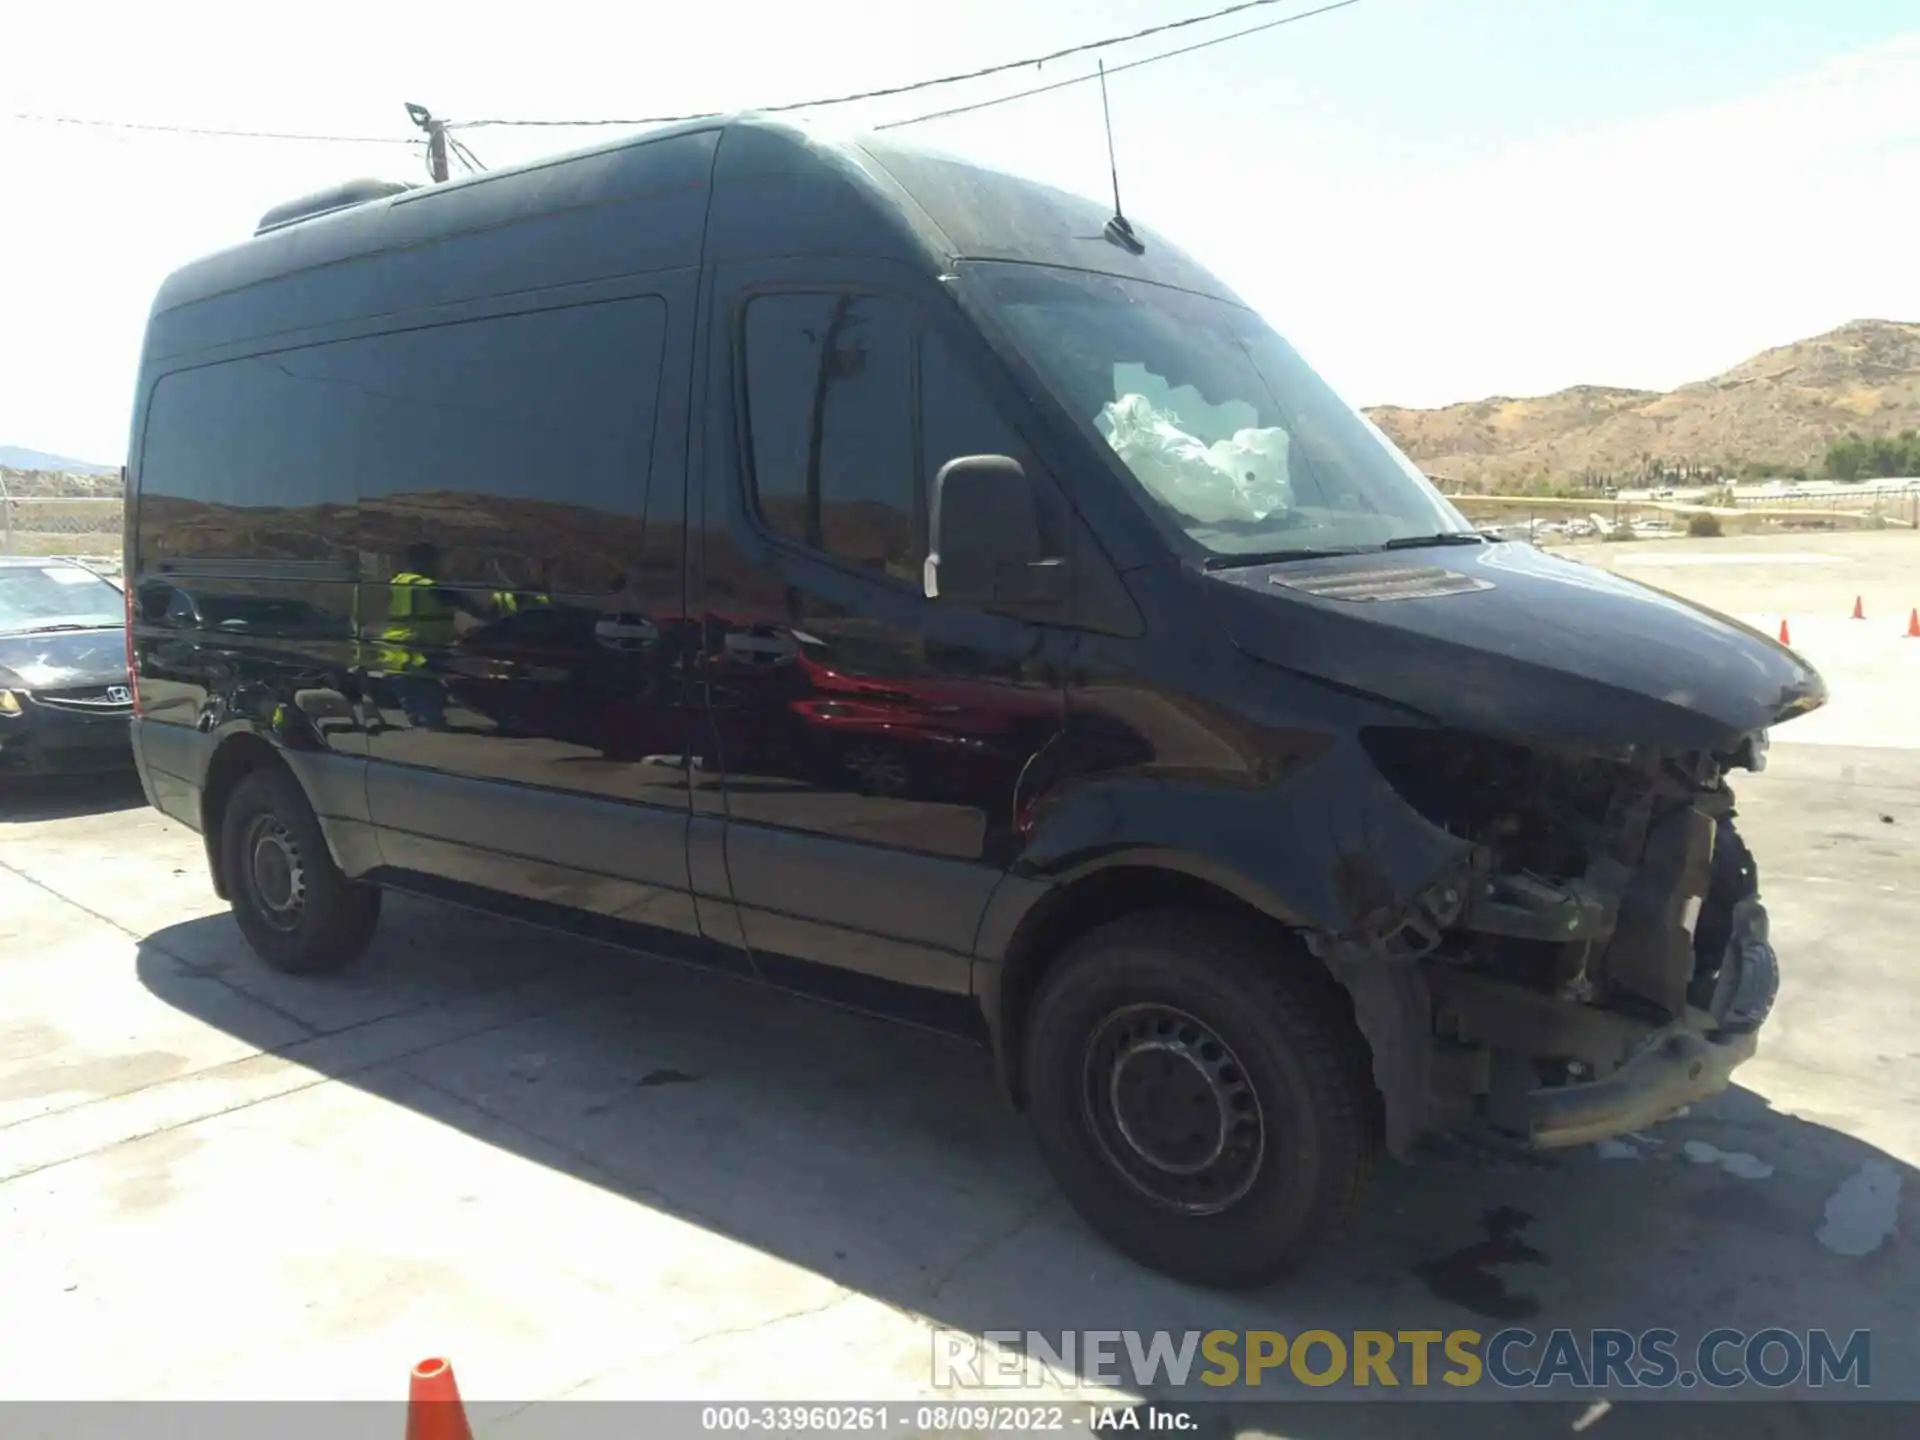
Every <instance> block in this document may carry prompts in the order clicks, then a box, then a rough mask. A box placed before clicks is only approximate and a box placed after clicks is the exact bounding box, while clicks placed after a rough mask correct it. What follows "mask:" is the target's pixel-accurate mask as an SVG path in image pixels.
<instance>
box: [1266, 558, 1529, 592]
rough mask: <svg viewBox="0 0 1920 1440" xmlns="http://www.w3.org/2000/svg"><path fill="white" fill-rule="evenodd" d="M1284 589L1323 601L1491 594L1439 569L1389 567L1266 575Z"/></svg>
mask: <svg viewBox="0 0 1920 1440" xmlns="http://www.w3.org/2000/svg"><path fill="white" fill-rule="evenodd" d="M1267 579H1268V581H1269V582H1270V583H1271V584H1274V585H1284V586H1285V587H1286V588H1287V589H1289V590H1298V591H1299V592H1300V593H1301V594H1303V595H1313V596H1317V597H1318V598H1319V599H1322V600H1431V599H1434V598H1436V597H1438V596H1441V595H1468V594H1471V593H1472V592H1474V591H1475V590H1491V589H1493V582H1492V581H1491V580H1476V579H1475V578H1474V577H1473V576H1471V575H1462V574H1461V573H1460V572H1459V571H1457V570H1445V569H1442V568H1441V567H1440V566H1438V565H1388V566H1381V567H1379V568H1376V569H1371V570H1352V569H1348V568H1346V567H1344V566H1343V567H1341V568H1339V569H1334V570H1305V571H1303V570H1292V571H1288V572H1287V573H1285V574H1276V575H1269V576H1268V577H1267Z"/></svg>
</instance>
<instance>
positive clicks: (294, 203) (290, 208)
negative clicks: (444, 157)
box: [253, 180, 419, 235]
mask: <svg viewBox="0 0 1920 1440" xmlns="http://www.w3.org/2000/svg"><path fill="white" fill-rule="evenodd" d="M418 188H419V187H418V186H416V185H409V184H407V183H406V181H404V180H348V181H345V182H343V183H342V184H339V185H334V186H331V187H329V188H328V189H325V190H316V191H314V192H313V194H311V195H302V196H301V197H300V198H299V199H298V200H289V201H287V202H286V203H285V204H281V205H276V206H274V207H273V209H271V210H269V211H267V213H266V214H264V215H262V216H261V217H260V223H259V224H258V225H256V226H254V229H253V233H254V234H256V235H264V234H266V233H267V232H268V231H269V230H280V229H284V228H285V227H286V226H288V225H297V224H299V223H300V222H301V221H302V220H312V219H314V218H315V217H316V216H320V215H331V214H333V213H334V212H335V211H336V210H351V209H352V208H353V207H354V206H356V205H364V204H366V203H367V202H368V201H369V200H387V199H390V198H392V197H393V196H395V195H404V194H406V193H407V192H408V191H409V190H416V189H418Z"/></svg>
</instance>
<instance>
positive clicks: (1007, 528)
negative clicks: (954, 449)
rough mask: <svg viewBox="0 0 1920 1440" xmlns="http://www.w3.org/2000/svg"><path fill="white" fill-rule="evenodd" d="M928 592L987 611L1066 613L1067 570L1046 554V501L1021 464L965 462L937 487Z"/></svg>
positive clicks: (1000, 458) (966, 458)
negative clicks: (1056, 608) (1058, 609)
mask: <svg viewBox="0 0 1920 1440" xmlns="http://www.w3.org/2000/svg"><path fill="white" fill-rule="evenodd" d="M930 528H931V532H932V533H931V534H930V535H929V537H928V539H929V544H928V547H927V548H928V554H927V563H926V571H925V577H924V588H925V590H926V594H927V598H928V599H930V600H935V599H937V600H948V601H953V602H955V603H958V604H963V605H979V606H983V607H995V606H998V607H1007V606H1021V607H1040V608H1045V607H1048V606H1053V605H1059V604H1061V603H1063V602H1064V601H1065V600H1066V598H1067V562H1066V561H1065V560H1063V559H1061V558H1059V557H1057V556H1048V555H1047V554H1045V553H1044V545H1043V543H1042V540H1041V533H1040V512H1039V501H1038V497H1037V496H1036V495H1035V494H1034V489H1033V482H1032V481H1031V480H1029V479H1027V472H1026V471H1025V470H1022V469H1021V468H1020V462H1019V461H1018V460H1014V459H1012V458H1010V457H1008V456H1006V455H961V456H958V457H956V458H955V459H952V460H949V461H948V462H947V463H946V464H945V465H942V466H941V467H940V473H939V474H938V475H936V476H935V477H934V480H933V515H932V525H931V527H930Z"/></svg>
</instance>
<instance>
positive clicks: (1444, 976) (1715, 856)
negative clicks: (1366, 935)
mask: <svg viewBox="0 0 1920 1440" xmlns="http://www.w3.org/2000/svg"><path fill="white" fill-rule="evenodd" d="M1362 740H1363V743H1364V744H1365V746H1366V749H1367V751H1368V754H1369V755H1370V757H1371V758H1372V759H1373V762H1374V764H1375V765H1376V766H1377V767H1378V768H1379V769H1380V770H1381V772H1382V773H1383V774H1384V775H1385V776H1386V777H1387V778H1388V780H1389V781H1390V782H1391V783H1392V784H1393V786H1394V788H1395V789H1396V790H1397V791H1398V792H1399V793H1400V794H1401V796H1402V797H1403V798H1404V799H1406V800H1407V802H1408V803H1409V804H1411V805H1412V806H1413V807H1414V808H1415V809H1416V810H1417V811H1419V812H1420V813H1421V815H1422V816H1423V817H1424V818H1426V819H1427V820H1428V821H1429V822H1430V823H1432V824H1434V825H1436V826H1439V827H1440V828H1442V829H1444V830H1446V831H1447V832H1448V833H1449V834H1451V835H1453V836H1455V837H1456V838H1458V839H1461V840H1463V841H1466V842H1467V844H1468V846H1469V852H1468V853H1469V855H1470V856H1471V859H1470V861H1469V865H1468V868H1467V870H1466V871H1465V872H1464V873H1462V874H1460V875H1458V876H1457V877H1455V878H1454V879H1453V880H1451V881H1449V882H1447V883H1445V884H1443V885H1442V886H1441V887H1439V888H1438V890H1437V891H1435V892H1432V893H1430V894H1429V895H1428V896H1427V897H1425V898H1424V911H1425V913H1424V916H1423V917H1421V919H1420V920H1419V921H1418V922H1417V923H1416V924H1415V925H1414V926H1413V927H1412V930H1413V935H1412V938H1413V939H1414V940H1415V948H1417V950H1418V952H1419V955H1418V959H1419V968H1420V970H1421V972H1422V974H1423V978H1424V980H1425V984H1426V987H1427V989H1428V990H1429V992H1430V996H1431V1002H1432V1015H1433V1029H1432V1037H1431V1040H1432V1047H1433V1049H1432V1053H1431V1056H1430V1064H1429V1065H1428V1066H1427V1067H1425V1068H1426V1083H1427V1085H1428V1088H1429V1091H1430V1093H1429V1095H1428V1097H1427V1102H1426V1105H1425V1107H1424V1108H1425V1110H1426V1112H1427V1114H1428V1116H1429V1118H1430V1119H1432V1120H1435V1121H1438V1120H1440V1119H1441V1115H1440V1114H1439V1113H1436V1112H1444V1111H1446V1110H1449V1109H1453V1108H1458V1107H1460V1106H1463V1105H1464V1106H1466V1107H1467V1108H1468V1109H1469V1110H1470V1111H1478V1112H1479V1113H1480V1114H1482V1115H1483V1116H1484V1117H1485V1118H1486V1119H1487V1120H1489V1121H1490V1122H1491V1123H1492V1124H1493V1125H1495V1126H1496V1127H1497V1128H1499V1129H1501V1130H1505V1131H1510V1132H1514V1133H1517V1134H1520V1135H1523V1136H1525V1137H1526V1138H1527V1139H1529V1140H1530V1141H1531V1142H1532V1143H1533V1144H1535V1145H1541V1146H1547V1145H1562V1144H1574V1143H1580V1142H1581V1141H1583V1140H1588V1139H1594V1138H1599V1137H1600V1136H1602V1135H1605V1134H1611V1133H1617V1132H1618V1131H1619V1130H1622V1129H1627V1128H1633V1126H1634V1125H1635V1124H1645V1123H1651V1121H1652V1120H1654V1119H1658V1118H1663V1117H1664V1115H1665V1114H1669V1113H1671V1112H1672V1110H1674V1109H1677V1108H1678V1107H1679V1105H1681V1104H1685V1103H1688V1102H1689V1101H1690V1100H1691V1099H1695V1098H1704V1096H1705V1095H1706V1094H1710V1093H1714V1091H1715V1090H1716V1089H1717V1088H1719V1087H1720V1086H1723V1085H1724V1083H1725V1074H1726V1072H1727V1071H1730V1070H1731V1069H1732V1067H1733V1065H1735V1064H1737V1063H1739V1061H1740V1060H1743V1059H1745V1058H1746V1056H1747V1055H1748V1054H1751V1052H1752V1048H1753V1041H1752V1035H1753V1032H1754V1031H1755V1030H1756V1029H1757V1028H1758V1026H1759V1025H1760V1023H1761V1022H1762V1021H1764V1019H1765V1018H1766V1015H1767V1011H1768V1010H1769V1009H1770V1008H1771V1005H1772V1003H1773V997H1774V992H1775V989H1776V988H1777V978H1778V971H1777V965H1776V963H1775V961H1774V957H1773V953H1772V950H1771V947H1770V946H1769V945H1768V943H1767V939H1766V915H1765V911H1764V909H1762V908H1761V906H1760V904H1759V900H1758V889H1759V881H1758V874H1757V871H1756V868H1755V866H1754V862H1753V859H1752V857H1751V855H1750V854H1749V853H1748V851H1747V848H1746V845H1745V844H1744V842H1742V840H1741V839H1740V836H1739V833H1738V832H1737V831H1736V830H1735V828H1734V824H1733V821H1734V796H1733V792H1732V790H1731V789H1730V788H1729V787H1728V785H1727V783H1726V773H1727V771H1728V770H1729V769H1733V768H1749V769H1759V768H1761V767H1762V766H1763V765H1764V763H1765V761H1764V757H1765V740H1764V736H1760V735H1756V736H1752V737H1748V738H1746V739H1744V740H1742V741H1741V743H1740V745H1739V747H1738V749H1737V750H1736V751H1733V752H1730V753H1725V754H1704V753H1698V752H1694V753H1680V754H1676V753H1650V752H1647V751H1644V750H1638V749H1633V748H1621V749H1619V750H1617V751H1614V752H1612V753H1594V752H1592V751H1591V750H1588V751H1584V752H1582V751H1574V750H1568V749H1565V748H1563V747H1558V746H1556V745H1553V744H1551V743H1549V744H1539V745H1531V746H1522V745H1517V744H1512V743H1508V742H1503V741H1498V740H1491V739H1486V738H1482V737H1479V736H1475V735H1471V734H1467V733H1463V732H1460V731H1455V730H1419V729H1380V730H1371V731H1367V732H1363V735H1362ZM1401 936H1402V944H1403V947H1404V945H1405V941H1406V939H1407V938H1408V934H1407V931H1404V930H1403V931H1402V932H1401ZM1349 983H1350V984H1351V982H1349ZM1359 998H1360V997H1359V995H1358V993H1356V1006H1357V1008H1359V1004H1358V1002H1359ZM1736 1052H1738V1053H1736ZM1650 1056H1651V1057H1652V1058H1649V1057H1650ZM1716 1080H1717V1082H1718V1084H1716V1083H1715V1082H1716ZM1556 1091H1561V1092H1565V1093H1560V1094H1555V1093H1554V1092H1556Z"/></svg>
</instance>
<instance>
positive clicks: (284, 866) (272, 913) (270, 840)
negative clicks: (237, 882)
mask: <svg viewBox="0 0 1920 1440" xmlns="http://www.w3.org/2000/svg"><path fill="white" fill-rule="evenodd" d="M248 842H249V843H248V846H247V856H248V879H249V881H250V882H251V884H250V888H251V889H252V891H253V896H254V899H256V900H257V901H259V908H260V911H261V913H262V914H263V915H264V916H265V917H266V919H267V920H268V921H269V922H270V923H272V924H274V925H276V926H279V927H280V928H282V929H290V928H291V927H292V926H293V925H294V924H295V923H296V922H298V920H299V918H300V910H301V907H302V906H303V905H304V904H305V903H306V898H307V874H306V868H305V867H304V866H303V865H302V863H301V860H300V846H299V844H298V843H297V842H296V841H295V840H294V838H293V835H292V834H291V833H290V832H289V831H288V830H287V828H286V826H284V825H282V824H280V822H279V821H277V820H275V819H274V818H273V817H272V816H271V815H262V816H261V817H260V818H259V819H258V820H256V821H254V824H253V829H252V831H251V833H250V834H249V835H248Z"/></svg>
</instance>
